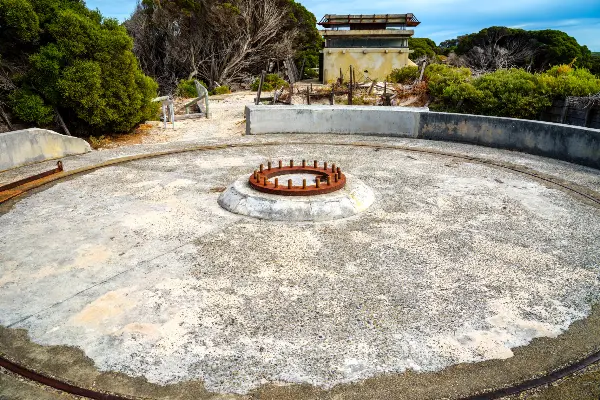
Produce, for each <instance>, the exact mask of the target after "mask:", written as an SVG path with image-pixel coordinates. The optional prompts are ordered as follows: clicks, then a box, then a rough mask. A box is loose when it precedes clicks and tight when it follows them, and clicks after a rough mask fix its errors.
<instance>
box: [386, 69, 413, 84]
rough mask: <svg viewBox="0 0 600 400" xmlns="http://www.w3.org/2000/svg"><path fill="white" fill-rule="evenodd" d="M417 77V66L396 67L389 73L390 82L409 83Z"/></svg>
mask: <svg viewBox="0 0 600 400" xmlns="http://www.w3.org/2000/svg"><path fill="white" fill-rule="evenodd" d="M418 77H419V67H404V68H396V69H394V70H392V72H391V73H390V77H389V80H390V82H392V83H402V84H409V83H413V82H414V81H415V80H417V78H418Z"/></svg>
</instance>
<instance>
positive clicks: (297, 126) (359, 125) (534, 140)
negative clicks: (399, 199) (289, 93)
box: [246, 106, 600, 169]
mask: <svg viewBox="0 0 600 400" xmlns="http://www.w3.org/2000/svg"><path fill="white" fill-rule="evenodd" d="M246 133H247V134H249V135H257V134H268V133H336V134H359V135H360V134H363V135H382V136H399V137H412V138H418V139H431V140H442V141H455V142H462V143H472V144H477V145H482V146H488V147H496V148H502V149H508V150H517V151H522V152H525V153H530V154H535V155H540V156H545V157H551V158H556V159H560V160H565V161H570V162H574V163H577V164H582V165H586V166H589V167H594V168H598V169H600V130H597V129H591V128H583V127H576V126H571V125H562V124H554V123H550V122H541V121H528V120H521V119H513V118H499V117H486V116H481V115H468V114H450V113H438V112H430V111H428V110H427V109H423V108H407V107H360V106H358V107H355V106H333V107H331V106H290V107H284V106H248V107H246Z"/></svg>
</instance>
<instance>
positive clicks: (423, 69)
mask: <svg viewBox="0 0 600 400" xmlns="http://www.w3.org/2000/svg"><path fill="white" fill-rule="evenodd" d="M426 66H427V60H425V61H423V68H422V69H421V75H420V76H419V80H418V82H422V81H423V74H424V73H425V67H426Z"/></svg>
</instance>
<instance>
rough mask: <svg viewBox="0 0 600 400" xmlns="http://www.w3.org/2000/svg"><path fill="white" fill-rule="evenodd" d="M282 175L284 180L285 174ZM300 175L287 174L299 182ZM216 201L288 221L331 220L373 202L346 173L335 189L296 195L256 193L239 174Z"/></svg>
mask: <svg viewBox="0 0 600 400" xmlns="http://www.w3.org/2000/svg"><path fill="white" fill-rule="evenodd" d="M283 178H285V179H287V177H286V176H283ZM302 178H303V176H300V178H298V177H293V176H291V175H290V177H289V179H298V180H299V183H298V184H300V185H301V184H302V180H301V179H302ZM285 179H282V181H285ZM304 179H306V178H304ZM218 201H219V205H221V207H223V208H224V209H226V210H228V211H231V212H232V213H235V214H239V215H246V216H249V217H253V218H259V219H267V220H272V221H290V222H302V221H332V220H336V219H342V218H348V217H351V216H353V215H356V214H359V213H361V212H363V211H365V210H366V209H368V208H369V207H370V206H371V204H373V202H374V201H375V195H374V194H373V191H372V190H371V189H370V188H369V187H368V186H366V185H365V184H364V183H363V182H362V181H360V179H357V178H355V177H352V176H347V183H346V186H345V187H344V188H342V189H340V190H338V191H336V192H333V193H328V194H320V195H315V196H296V197H288V196H279V195H274V194H269V193H262V192H258V191H256V190H254V189H253V188H252V187H251V186H250V185H249V184H248V177H246V176H242V177H241V178H239V179H238V180H237V181H235V182H234V183H233V184H232V185H231V186H229V187H228V188H227V190H225V192H223V194H221V196H219V200H218Z"/></svg>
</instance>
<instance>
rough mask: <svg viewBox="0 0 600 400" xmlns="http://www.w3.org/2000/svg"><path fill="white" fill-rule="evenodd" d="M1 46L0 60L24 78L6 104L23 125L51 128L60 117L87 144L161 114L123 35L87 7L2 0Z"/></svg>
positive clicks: (47, 0)
mask: <svg viewBox="0 0 600 400" xmlns="http://www.w3.org/2000/svg"><path fill="white" fill-rule="evenodd" d="M17 11H18V13H17V14H18V15H20V16H19V18H18V19H15V18H14V16H15V15H16V14H15V13H16V12H17ZM19 13H24V14H22V15H21V14H19ZM38 25H39V29H37V30H36V26H38ZM30 30H31V32H30ZM38 31H40V32H42V34H41V35H39V36H38ZM13 33H14V35H13ZM11 35H12V36H11ZM0 38H2V39H3V40H2V44H1V45H0V59H2V61H3V62H4V61H5V60H6V62H7V64H10V63H12V64H13V65H18V66H19V69H20V70H23V71H24V73H23V74H22V75H21V76H20V77H18V79H15V83H16V84H17V86H18V89H17V91H16V92H15V93H13V94H12V95H9V96H8V97H9V99H10V104H11V107H12V110H13V112H14V113H15V115H16V116H17V117H18V118H20V119H22V120H23V121H25V122H33V123H36V124H47V123H49V122H50V121H51V120H52V118H51V116H50V115H51V114H53V111H54V110H57V111H58V112H60V114H61V115H62V116H63V117H64V120H65V122H66V123H67V125H71V126H73V127H74V128H75V129H74V131H75V133H77V132H85V133H86V136H87V135H89V134H90V133H92V132H94V133H101V132H127V131H129V130H131V129H132V128H133V127H134V126H135V125H136V124H137V123H138V122H140V121H143V120H145V119H148V118H151V117H152V116H153V115H154V113H155V110H156V107H157V106H156V104H152V103H151V100H152V99H153V98H154V97H156V92H157V89H158V86H157V84H156V83H155V82H154V81H153V80H152V79H151V78H149V77H147V76H145V75H144V74H143V73H142V72H141V70H140V68H139V66H138V63H137V60H136V58H135V56H134V55H133V52H132V48H133V41H132V39H131V38H130V37H129V36H128V35H127V32H126V31H125V28H123V27H122V26H121V25H120V24H119V23H118V22H117V21H116V20H114V19H104V18H102V16H101V15H100V14H99V13H98V12H97V11H90V10H89V9H87V8H86V7H85V6H84V4H83V2H79V1H71V0H0ZM24 41H27V43H26V44H21V45H20V44H19V43H21V42H24ZM1 95H2V94H1V93H0V96H1ZM0 100H2V99H1V98H0ZM28 108H31V109H28Z"/></svg>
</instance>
